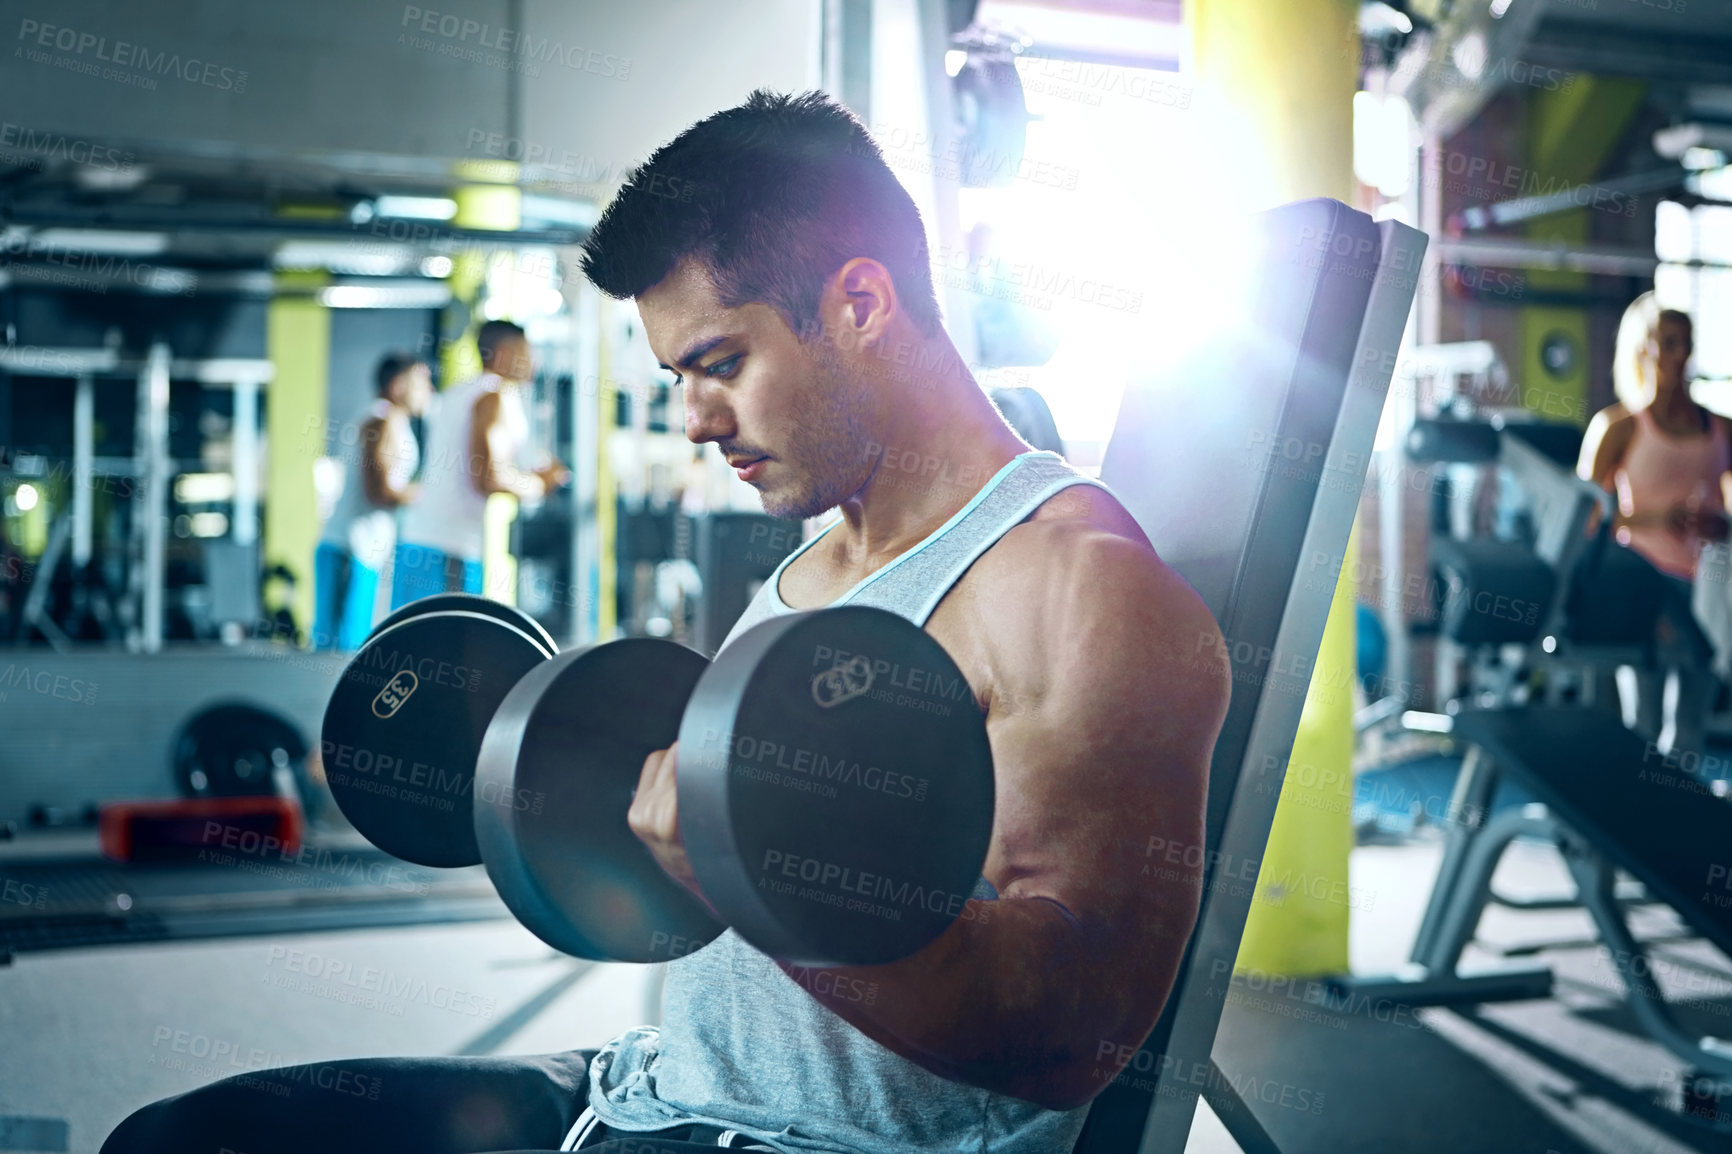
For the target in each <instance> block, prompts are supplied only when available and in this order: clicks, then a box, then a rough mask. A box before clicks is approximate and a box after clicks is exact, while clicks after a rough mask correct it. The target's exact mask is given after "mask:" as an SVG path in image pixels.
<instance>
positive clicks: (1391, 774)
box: [1353, 754, 1539, 841]
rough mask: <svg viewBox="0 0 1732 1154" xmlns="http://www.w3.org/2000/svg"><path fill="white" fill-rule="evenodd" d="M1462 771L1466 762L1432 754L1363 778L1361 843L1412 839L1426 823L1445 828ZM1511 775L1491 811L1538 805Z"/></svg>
mask: <svg viewBox="0 0 1732 1154" xmlns="http://www.w3.org/2000/svg"><path fill="white" fill-rule="evenodd" d="M1460 771H1461V758H1459V757H1445V756H1442V755H1440V754H1433V755H1429V756H1425V757H1416V758H1414V759H1413V760H1412V761H1403V762H1398V763H1397V764H1395V765H1386V766H1382V767H1381V768H1378V769H1371V770H1366V771H1365V772H1363V773H1361V774H1359V776H1358V778H1357V779H1356V780H1355V781H1354V785H1353V827H1354V828H1355V829H1356V830H1359V831H1360V840H1361V841H1364V840H1366V839H1367V837H1368V836H1369V837H1370V838H1372V839H1397V840H1399V839H1402V838H1407V837H1411V836H1412V835H1413V832H1414V830H1416V829H1417V828H1419V827H1420V826H1421V825H1435V826H1441V825H1443V824H1444V819H1445V818H1447V817H1448V815H1449V798H1450V795H1451V794H1452V793H1453V792H1454V791H1455V779H1456V777H1457V775H1458V774H1459V773H1460ZM1537 800H1539V799H1538V798H1536V797H1534V795H1533V794H1532V793H1529V792H1528V791H1527V790H1526V789H1523V788H1522V787H1521V786H1520V785H1519V784H1517V783H1515V782H1512V781H1510V780H1509V779H1508V778H1507V777H1506V778H1504V779H1503V780H1501V781H1500V782H1498V785H1497V790H1496V792H1494V793H1493V794H1492V804H1491V808H1492V812H1493V813H1499V812H1501V811H1503V810H1506V809H1509V808H1511V807H1513V806H1519V805H1526V804H1528V803H1529V802H1532V801H1537Z"/></svg>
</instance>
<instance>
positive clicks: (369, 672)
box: [319, 611, 549, 866]
mask: <svg viewBox="0 0 1732 1154" xmlns="http://www.w3.org/2000/svg"><path fill="white" fill-rule="evenodd" d="M548 660H549V657H548V655H547V654H546V652H544V651H543V650H542V648H541V644H540V642H538V641H536V640H535V639H534V638H533V637H531V636H530V635H529V634H527V633H524V632H523V631H522V630H520V629H517V628H515V627H513V626H511V625H508V624H506V623H505V622H503V621H500V620H499V619H497V618H496V617H493V616H483V615H482V614H479V613H469V612H464V611H448V612H443V613H428V614H422V615H419V616H415V617H411V618H409V619H408V620H405V621H402V622H399V623H398V624H396V625H393V626H391V627H390V628H388V629H385V630H383V631H381V632H380V633H379V634H378V635H377V636H375V637H373V638H371V639H370V640H369V641H368V642H367V644H366V645H364V646H362V647H361V649H360V650H359V651H358V652H356V654H355V656H354V658H353V659H352V660H351V661H350V662H349V664H348V665H347V666H346V667H345V668H344V670H343V673H342V676H341V678H340V679H339V680H338V682H337V686H336V689H335V690H333V691H332V693H331V700H330V702H329V703H328V704H327V705H326V706H325V719H324V724H323V726H322V727H321V730H320V743H319V751H320V755H321V757H322V758H323V760H324V764H325V780H326V781H327V782H328V783H329V784H330V787H331V794H332V796H334V797H335V798H336V800H337V805H338V807H339V808H341V809H342V811H343V816H344V817H346V818H348V819H349V821H350V822H351V823H352V824H353V825H354V826H355V828H356V830H358V831H359V832H360V833H361V834H362V835H363V836H364V837H366V839H367V840H368V841H370V842H372V843H373V844H374V845H376V846H378V847H379V848H380V849H382V850H384V851H385V852H386V853H390V854H395V855H396V856H397V857H400V858H402V859H403V860H404V861H410V862H414V863H416V864H417V865H425V866H467V865H475V864H476V863H477V862H479V861H480V860H481V851H480V849H479V847H477V845H476V843H475V819H474V815H473V809H474V806H473V804H472V801H471V797H472V792H473V786H474V779H475V758H476V755H477V754H478V753H479V752H480V749H481V739H482V736H483V734H484V733H485V732H486V730H487V723H488V722H489V721H490V720H491V719H492V717H493V714H494V712H495V710H497V709H498V708H499V703H500V702H501V701H503V700H504V699H505V696H506V694H507V693H509V692H510V691H511V687H512V686H513V685H515V684H517V682H518V681H519V680H520V679H521V678H522V677H523V675H524V674H526V673H528V672H529V671H530V670H531V669H534V668H535V667H536V666H538V665H542V664H545V663H546V662H547V661H548Z"/></svg>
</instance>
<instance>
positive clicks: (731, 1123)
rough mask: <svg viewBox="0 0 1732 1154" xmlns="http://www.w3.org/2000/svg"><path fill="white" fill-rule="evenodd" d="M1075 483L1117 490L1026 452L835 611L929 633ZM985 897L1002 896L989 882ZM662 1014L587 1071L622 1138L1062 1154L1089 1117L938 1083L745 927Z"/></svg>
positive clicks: (696, 968) (699, 958)
mask: <svg viewBox="0 0 1732 1154" xmlns="http://www.w3.org/2000/svg"><path fill="white" fill-rule="evenodd" d="M1072 485H1096V486H1099V487H1102V488H1104V487H1105V486H1101V485H1100V482H1098V481H1095V480H1094V479H1092V478H1090V477H1086V476H1083V475H1082V474H1080V473H1078V472H1076V471H1075V470H1074V469H1072V468H1071V467H1070V466H1069V465H1067V464H1065V462H1064V461H1063V460H1062V459H1061V458H1059V457H1058V456H1056V455H1055V454H1052V453H1024V454H1022V455H1021V456H1019V457H1017V458H1015V459H1014V460H1012V461H1011V462H1010V463H1009V464H1007V465H1005V467H1004V468H1003V469H1001V470H999V472H998V473H997V475H995V476H994V477H993V478H992V479H991V480H990V481H988V482H987V483H986V485H985V486H984V487H983V488H982V489H981V491H980V492H979V493H978V494H976V495H975V497H974V499H973V500H972V501H970V502H969V503H968V505H967V506H965V507H964V508H963V509H962V510H961V511H960V512H958V513H957V514H956V515H955V516H954V517H952V518H951V519H950V520H949V521H947V522H945V523H944V525H943V526H942V527H940V528H939V529H938V530H937V531H936V532H934V533H933V534H932V535H931V536H930V537H928V538H926V540H924V541H922V542H921V543H920V544H918V545H916V546H915V547H914V548H913V549H910V550H909V551H908V552H906V553H904V554H902V555H901V556H900V557H897V558H896V559H895V560H894V561H892V562H890V564H888V565H886V566H884V567H883V568H882V569H880V570H878V571H877V572H876V573H873V574H872V575H871V576H869V577H867V578H866V579H865V580H863V581H861V582H860V583H859V584H858V585H856V586H855V587H854V588H853V589H850V590H849V591H848V592H847V593H846V594H844V595H843V596H842V597H841V598H840V599H839V600H837V601H836V602H835V603H834V604H835V605H872V606H875V607H877V608H880V609H887V610H889V611H891V612H893V613H898V614H901V615H902V616H904V617H906V618H908V619H909V620H910V621H913V622H914V623H915V624H916V625H922V626H924V625H925V624H926V619H927V618H928V617H930V616H931V614H932V611H933V610H934V609H936V608H937V607H938V603H939V601H940V600H942V599H943V597H944V595H945V593H947V592H948V591H949V590H950V587H951V586H952V585H954V584H955V583H956V582H957V580H958V579H959V578H961V576H962V575H963V574H964V573H965V572H967V570H968V568H969V566H971V565H972V564H974V562H975V561H976V560H977V559H978V558H979V557H980V555H981V554H982V553H985V552H986V551H987V550H988V549H989V548H991V547H992V546H993V545H994V544H995V543H996V542H997V541H998V539H999V538H1000V537H1002V536H1003V535H1004V534H1005V533H1006V532H1008V531H1009V530H1010V529H1011V528H1013V527H1014V526H1016V525H1018V524H1020V523H1021V522H1022V521H1024V520H1025V519H1026V518H1027V517H1028V516H1029V514H1031V513H1033V512H1034V511H1035V509H1037V508H1038V507H1039V506H1040V505H1041V504H1042V503H1043V502H1045V501H1046V500H1047V499H1048V498H1049V497H1051V496H1052V495H1053V494H1055V493H1057V492H1059V491H1060V490H1062V489H1065V488H1068V487H1070V486H1072ZM833 525H834V523H832V527H833ZM825 532H828V528H826V530H825ZM822 536H823V534H822V533H820V534H818V535H817V536H815V537H813V539H812V540H811V541H808V542H806V543H805V544H804V545H802V546H801V547H800V548H799V549H797V550H795V551H794V552H793V553H792V554H790V555H789V556H788V557H787V558H786V559H785V560H784V561H783V562H782V564H781V565H780V566H778V567H777V569H776V572H775V573H774V574H773V575H772V576H771V577H770V579H769V581H767V582H766V583H765V584H764V587H763V588H762V589H760V590H759V591H758V594H757V596H756V597H755V598H753V600H752V602H751V604H750V605H748V606H747V607H746V611H745V613H744V614H743V615H741V617H740V620H739V621H738V622H737V623H736V624H735V625H734V628H733V630H732V631H731V632H730V633H729V634H728V638H727V641H726V642H724V643H723V647H724V648H725V647H726V645H727V644H728V642H732V641H733V639H734V638H736V637H738V636H739V635H740V634H741V633H742V632H744V631H745V630H747V629H749V628H751V627H752V626H753V625H755V624H757V623H758V622H760V621H763V620H765V619H767V618H770V617H773V616H776V615H778V614H782V613H791V612H793V610H792V609H790V608H789V607H788V606H787V605H786V604H784V603H783V601H782V599H781V597H780V595H779V594H778V592H777V585H778V584H779V582H780V581H781V578H782V571H783V570H785V569H786V568H787V567H788V565H789V564H790V563H792V562H793V560H794V559H795V558H796V557H798V556H800V555H801V554H802V553H804V552H805V551H806V550H807V549H809V548H811V547H812V545H813V544H815V543H816V542H817V540H818V538H819V537H822ZM974 896H976V897H979V898H988V899H990V898H996V897H997V894H996V893H994V892H993V890H992V886H991V885H990V884H989V883H987V882H986V880H985V879H984V878H983V879H981V883H980V886H979V887H978V888H977V889H976V891H975V895H974ZM865 996H867V995H866V994H865V993H864V992H863V993H862V997H865ZM665 1006H666V1012H665V1022H664V1024H663V1025H662V1026H661V1028H660V1029H659V1030H658V1029H657V1028H656V1027H653V1026H643V1027H639V1028H637V1029H635V1030H629V1031H627V1032H626V1033H624V1034H622V1035H620V1036H619V1037H617V1038H615V1039H613V1040H612V1041H611V1042H609V1043H608V1044H607V1045H606V1046H605V1047H604V1048H603V1049H602V1051H601V1053H600V1054H599V1055H598V1056H597V1057H596V1059H595V1061H594V1062H592V1063H591V1065H590V1098H589V1101H590V1109H591V1110H592V1111H593V1112H594V1114H595V1115H596V1116H597V1117H599V1118H600V1120H601V1121H602V1122H604V1123H606V1124H607V1125H608V1126H609V1127H611V1128H613V1129H615V1130H636V1131H644V1130H656V1129H661V1128H664V1127H668V1126H674V1125H678V1124H680V1123H684V1122H703V1123H707V1124H710V1125H713V1126H718V1127H722V1128H725V1129H731V1130H733V1131H737V1132H738V1133H739V1134H740V1135H743V1136H744V1137H745V1138H746V1139H749V1140H750V1141H753V1142H761V1143H768V1144H769V1145H771V1146H773V1147H775V1148H776V1149H778V1150H784V1151H822V1152H824V1154H909V1152H911V1151H945V1152H946V1154H962V1152H963V1151H967V1152H969V1154H986V1152H988V1151H990V1152H991V1154H1063V1152H1065V1151H1069V1150H1070V1149H1071V1148H1072V1147H1073V1146H1074V1145H1075V1144H1076V1139H1077V1135H1078V1134H1079V1133H1081V1131H1082V1125H1083V1119H1084V1117H1085V1116H1086V1114H1087V1113H1088V1108H1087V1107H1086V1106H1084V1107H1079V1108H1077V1109H1075V1110H1065V1111H1058V1110H1048V1109H1044V1108H1042V1107H1040V1106H1037V1105H1035V1104H1034V1103H1032V1102H1026V1101H1023V1100H1021V1099H1018V1098H1010V1097H1006V1096H1005V1095H1003V1094H995V1093H993V1092H991V1091H989V1090H982V1089H980V1088H978V1087H975V1086H968V1085H964V1084H963V1083H961V1082H952V1081H949V1080H947V1079H945V1078H941V1077H939V1076H938V1075H937V1074H934V1073H932V1072H931V1071H929V1070H926V1069H925V1068H923V1067H921V1066H918V1065H916V1064H915V1063H913V1062H910V1061H909V1060H908V1059H906V1058H903V1057H902V1056H901V1055H899V1054H896V1053H893V1052H891V1051H890V1050H887V1049H885V1048H884V1047H883V1046H881V1045H879V1044H878V1043H877V1042H874V1041H873V1040H872V1039H870V1038H868V1037H866V1035H864V1034H862V1033H860V1032H859V1031H858V1030H856V1029H855V1028H854V1027H853V1026H851V1025H849V1024H848V1023H847V1022H845V1021H843V1020H842V1019H841V1018H839V1017H837V1016H836V1015H835V1014H833V1013H831V1012H830V1011H829V1010H828V1009H826V1008H825V1007H824V1006H823V1005H821V1004H820V1003H819V1002H818V1001H817V1000H816V999H815V998H813V997H812V996H811V995H810V994H808V993H807V991H806V990H805V989H803V988H802V987H801V985H800V983H798V982H796V981H795V980H794V979H793V978H790V977H789V976H788V975H787V974H785V973H783V972H782V971H781V970H780V969H779V968H777V966H776V964H775V963H774V962H772V961H771V960H770V959H769V958H768V957H766V956H765V955H763V954H761V953H759V952H758V951H757V950H755V949H753V948H752V947H751V946H749V945H747V944H746V943H745V942H744V941H743V940H741V938H740V937H739V936H738V935H737V934H735V933H734V932H733V931H732V930H729V931H727V932H725V933H723V934H722V936H721V937H719V938H717V939H716V940H715V941H713V942H711V943H710V944H709V945H708V946H705V947H704V948H703V949H701V950H697V951H695V952H693V953H691V954H689V955H687V956H685V957H683V958H679V959H676V960H675V961H673V962H672V963H670V964H669V966H668V973H667V989H666V1001H665Z"/></svg>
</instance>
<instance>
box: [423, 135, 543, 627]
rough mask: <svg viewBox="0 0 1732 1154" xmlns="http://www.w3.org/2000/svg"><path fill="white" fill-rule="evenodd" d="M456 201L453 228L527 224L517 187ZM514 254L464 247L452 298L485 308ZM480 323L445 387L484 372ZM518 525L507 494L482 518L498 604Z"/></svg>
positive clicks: (471, 169)
mask: <svg viewBox="0 0 1732 1154" xmlns="http://www.w3.org/2000/svg"><path fill="white" fill-rule="evenodd" d="M459 175H463V176H468V177H470V178H472V179H476V180H489V181H509V180H515V179H516V178H517V166H516V165H515V164H511V163H508V162H493V161H481V162H472V163H470V164H467V165H460V166H459ZM451 196H452V199H453V200H455V201H456V202H457V212H456V214H455V215H454V216H453V217H452V219H451V223H452V224H454V225H456V226H457V227H459V228H493V229H499V230H501V231H506V230H511V229H515V228H517V227H518V226H519V225H521V224H522V223H523V195H522V193H521V192H520V191H519V190H518V189H517V187H516V186H515V185H513V184H505V183H492V184H466V185H462V186H460V187H458V188H457V189H455V190H454V191H453V192H452V194H451ZM511 259H512V258H511V254H510V253H508V252H503V251H499V250H490V249H480V248H476V247H473V246H470V247H465V248H463V249H461V250H459V251H458V252H457V254H456V255H455V256H454V257H453V258H452V262H451V275H450V277H449V278H448V280H449V282H450V285H451V292H452V296H453V297H454V298H455V299H456V300H457V301H459V302H462V303H463V304H464V305H466V306H470V307H471V308H473V306H475V305H477V304H479V303H481V301H482V300H484V299H485V296H486V288H487V273H488V271H489V270H490V269H491V268H492V267H493V265H494V262H496V261H501V260H504V261H510V260H511ZM479 328H480V321H479V319H476V320H474V321H472V323H471V324H470V326H469V328H468V329H467V330H466V331H465V332H464V334H463V338H462V339H460V340H456V341H451V342H448V343H447V344H446V346H445V349H444V351H443V354H442V357H441V362H440V376H441V379H443V380H444V381H445V382H446V384H447V385H449V384H450V383H451V382H453V381H461V380H465V379H467V378H469V377H473V376H474V375H475V374H477V373H479V372H480V371H481V361H480V357H479V355H478V354H477V353H476V351H475V342H474V339H473V338H474V336H475V332H476V330H477V329H479ZM516 519H517V499H516V498H515V497H510V496H507V495H505V494H503V493H495V494H493V495H492V496H491V497H489V498H487V510H486V512H485V513H484V514H483V517H482V544H481V566H482V589H483V591H484V592H485V593H486V595H487V596H489V597H491V598H493V599H494V600H495V601H503V602H504V603H506V604H507V605H515V604H516V603H517V558H515V557H513V556H512V555H511V523H512V521H514V520H516Z"/></svg>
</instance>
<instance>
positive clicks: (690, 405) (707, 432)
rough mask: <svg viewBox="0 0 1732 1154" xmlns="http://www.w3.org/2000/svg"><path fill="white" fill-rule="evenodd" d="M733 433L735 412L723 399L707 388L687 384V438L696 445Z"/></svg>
mask: <svg viewBox="0 0 1732 1154" xmlns="http://www.w3.org/2000/svg"><path fill="white" fill-rule="evenodd" d="M732 433H733V414H732V413H730V412H729V411H728V409H727V406H726V405H725V404H723V403H722V402H721V399H720V398H719V397H717V396H715V395H714V394H713V393H711V392H709V391H708V390H705V389H700V388H694V387H693V386H691V385H687V386H686V440H688V441H690V442H692V444H694V445H703V444H707V443H709V442H710V441H719V440H721V439H722V438H723V437H727V436H730V435H732Z"/></svg>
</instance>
